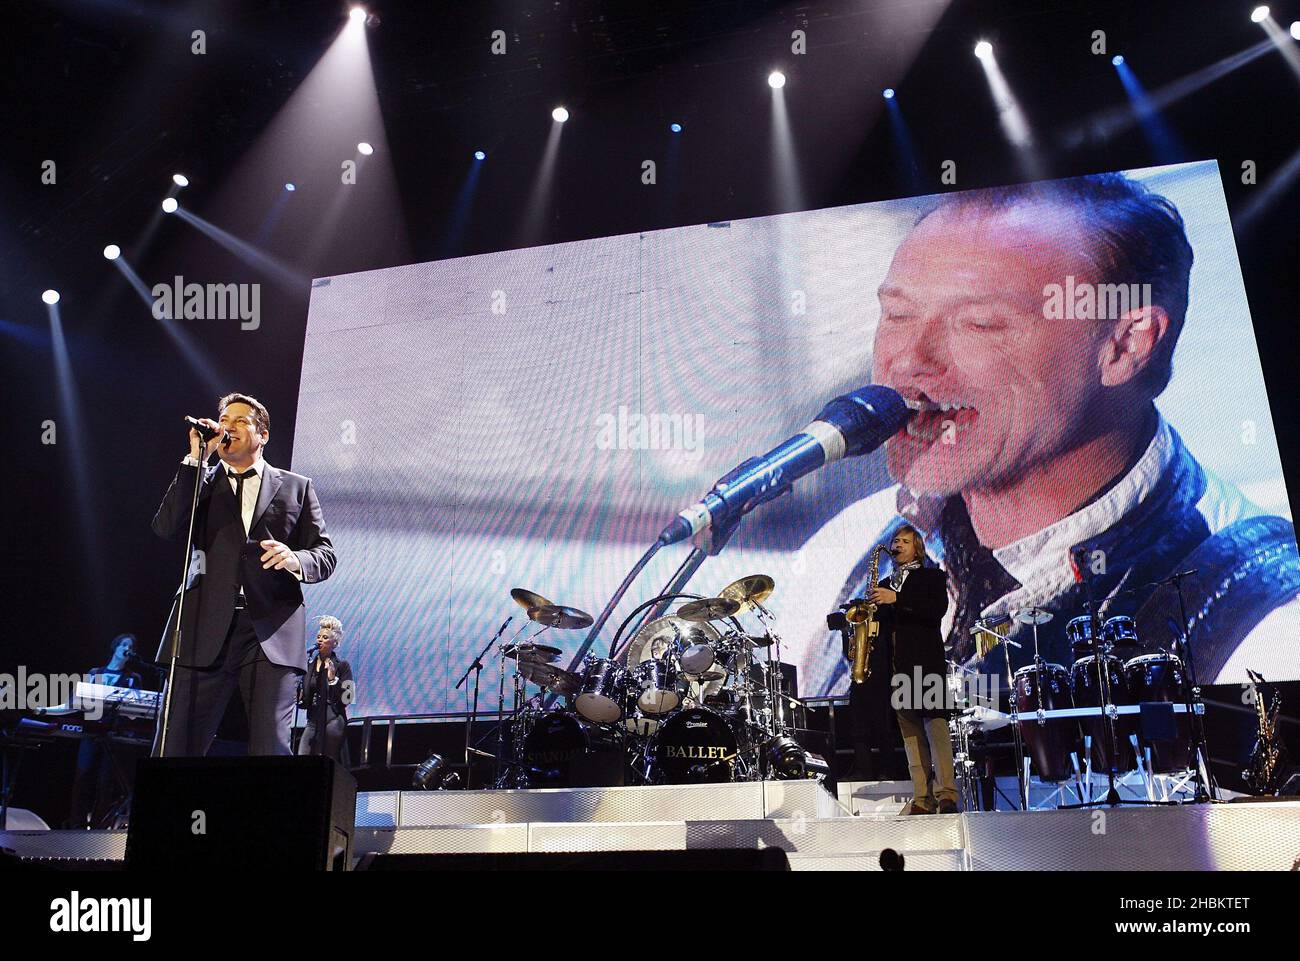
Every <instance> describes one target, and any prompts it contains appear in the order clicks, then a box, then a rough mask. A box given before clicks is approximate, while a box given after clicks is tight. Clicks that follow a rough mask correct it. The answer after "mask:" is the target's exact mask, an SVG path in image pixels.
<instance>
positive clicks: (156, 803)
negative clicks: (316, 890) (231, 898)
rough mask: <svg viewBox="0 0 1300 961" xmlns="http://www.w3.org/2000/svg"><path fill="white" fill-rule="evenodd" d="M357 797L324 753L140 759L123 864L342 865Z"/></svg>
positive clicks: (347, 857)
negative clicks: (291, 755)
mask: <svg viewBox="0 0 1300 961" xmlns="http://www.w3.org/2000/svg"><path fill="white" fill-rule="evenodd" d="M356 803H357V782H356V781H355V780H354V779H353V777H352V775H351V774H350V773H349V772H348V770H347V769H346V768H344V767H342V766H340V765H337V764H335V763H334V761H332V760H331V759H330V758H327V757H241V758H234V757H210V758H142V759H141V760H140V762H139V766H138V767H137V769H136V781H135V796H134V798H133V799H132V802H131V822H130V830H129V832H128V834H127V839H126V862H127V867H128V868H130V869H133V870H134V869H141V870H148V871H156V870H164V871H165V870H175V869H178V868H217V869H234V870H248V869H250V868H251V869H279V868H286V869H291V870H318V871H319V870H326V871H329V870H334V871H337V870H347V869H348V868H349V867H350V865H351V860H352V836H353V832H354V828H355V824H356Z"/></svg>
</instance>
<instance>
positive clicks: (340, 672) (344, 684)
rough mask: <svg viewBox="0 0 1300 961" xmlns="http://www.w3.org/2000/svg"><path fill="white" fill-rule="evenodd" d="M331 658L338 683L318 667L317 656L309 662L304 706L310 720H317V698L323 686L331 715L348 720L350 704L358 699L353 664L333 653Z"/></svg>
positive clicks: (305, 680) (303, 690)
mask: <svg viewBox="0 0 1300 961" xmlns="http://www.w3.org/2000/svg"><path fill="white" fill-rule="evenodd" d="M329 659H330V660H331V661H333V662H334V676H335V677H336V678H337V681H336V683H334V684H330V683H329V672H328V671H324V670H321V671H318V670H317V669H316V661H317V658H316V656H315V655H313V656H312V658H311V660H310V661H308V663H307V676H306V677H305V678H303V682H302V702H301V704H302V707H303V708H304V709H305V710H306V711H307V712H308V714H307V718H308V720H315V718H316V715H315V709H316V708H315V705H316V698H317V697H318V696H319V692H320V691H321V689H322V688H324V690H325V699H326V701H327V702H328V703H329V706H330V715H331V716H334V715H338V716H339V717H341V718H343V719H344V720H347V716H348V705H349V704H351V703H352V701H353V700H355V699H356V690H355V688H353V686H352V685H353V681H352V665H351V664H349V663H348V662H347V661H343V660H340V659H339V658H337V657H335V656H334V655H333V654H331V655H330V656H329Z"/></svg>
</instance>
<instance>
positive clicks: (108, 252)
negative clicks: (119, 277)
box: [104, 244, 122, 260]
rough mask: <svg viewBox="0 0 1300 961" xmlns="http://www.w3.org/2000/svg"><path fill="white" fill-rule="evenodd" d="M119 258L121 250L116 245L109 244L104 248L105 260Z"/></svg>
mask: <svg viewBox="0 0 1300 961" xmlns="http://www.w3.org/2000/svg"><path fill="white" fill-rule="evenodd" d="M121 256H122V248H121V247H119V246H118V245H117V244H109V245H108V246H107V247H105V248H104V259H105V260H117V258H118V257H121Z"/></svg>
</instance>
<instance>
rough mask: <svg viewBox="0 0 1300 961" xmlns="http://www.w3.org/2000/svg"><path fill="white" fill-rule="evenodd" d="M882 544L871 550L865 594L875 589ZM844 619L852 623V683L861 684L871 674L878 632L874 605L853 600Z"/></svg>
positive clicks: (845, 612)
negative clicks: (868, 579)
mask: <svg viewBox="0 0 1300 961" xmlns="http://www.w3.org/2000/svg"><path fill="white" fill-rule="evenodd" d="M884 549H885V548H884V545H883V544H882V545H881V546H879V547H877V548H876V549H875V550H873V551H872V552H871V579H870V583H869V584H868V586H867V594H868V596H870V594H871V592H872V591H874V590H875V589H876V584H877V582H878V581H879V579H880V552H881V551H883V550H884ZM844 619H845V620H846V621H848V622H849V623H850V624H852V625H853V639H852V640H851V641H849V661H851V662H852V664H853V670H852V674H853V683H854V684H862V683H864V682H865V681H866V680H867V678H869V677H870V676H871V663H870V661H871V648H872V646H873V645H874V644H875V642H876V636H877V635H878V634H879V633H880V622H879V621H877V620H876V605H875V604H872V603H871V602H870V601H868V600H859V601H853V602H852V603H851V604H849V606H848V607H847V608H846V609H845V611H844Z"/></svg>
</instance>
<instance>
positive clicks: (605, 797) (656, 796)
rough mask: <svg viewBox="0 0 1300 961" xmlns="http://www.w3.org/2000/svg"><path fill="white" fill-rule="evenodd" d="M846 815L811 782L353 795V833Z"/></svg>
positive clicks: (387, 792)
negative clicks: (387, 829)
mask: <svg viewBox="0 0 1300 961" xmlns="http://www.w3.org/2000/svg"><path fill="white" fill-rule="evenodd" d="M844 813H845V812H844V811H843V810H841V809H840V808H839V807H838V806H837V805H836V803H835V799H834V798H832V797H831V796H830V794H828V793H827V792H826V791H825V790H824V789H823V788H822V787H821V786H819V785H818V784H817V783H816V782H815V781H753V782H746V783H741V784H696V785H675V786H671V787H607V788H557V789H552V790H530V791H401V792H398V791H382V792H363V793H361V794H358V795H357V826H358V827H431V826H438V825H449V824H493V823H497V824H516V823H539V822H547V823H553V822H570V823H575V822H581V823H593V822H596V823H599V822H609V821H617V822H630V821H640V822H654V821H736V820H763V819H770V818H797V817H804V818H810V819H811V818H825V817H835V816H837V815H840V814H844Z"/></svg>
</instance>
